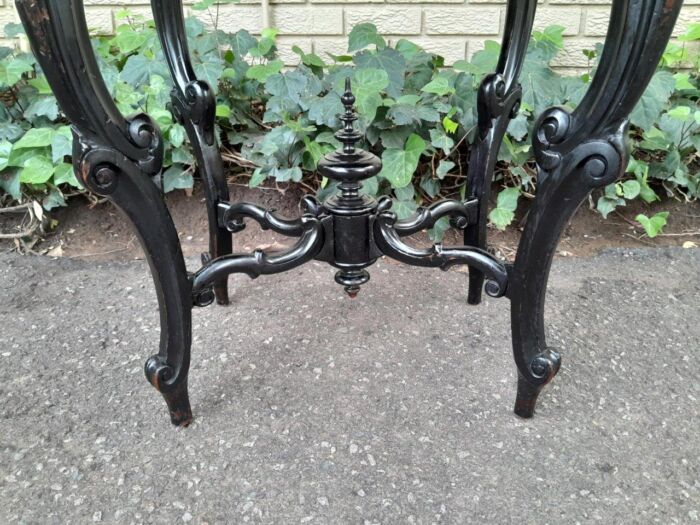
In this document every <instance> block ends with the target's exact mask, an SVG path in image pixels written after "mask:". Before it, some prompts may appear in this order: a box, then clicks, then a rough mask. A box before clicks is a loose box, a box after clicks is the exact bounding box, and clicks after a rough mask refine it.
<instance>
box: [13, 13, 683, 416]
mask: <svg viewBox="0 0 700 525" xmlns="http://www.w3.org/2000/svg"><path fill="white" fill-rule="evenodd" d="M151 3H152V7H153V13H154V17H155V21H156V26H157V30H158V34H159V36H160V39H161V42H162V45H163V49H164V53H165V56H166V59H167V62H168V65H169V67H170V71H171V73H172V76H173V79H174V85H175V87H174V89H173V92H172V109H173V113H174V114H175V117H176V118H177V119H178V120H179V121H180V122H182V124H183V125H184V127H185V129H186V130H187V134H188V137H189V139H190V142H191V143H192V145H193V148H194V150H195V156H196V161H197V166H198V168H199V171H200V174H201V175H202V180H203V182H204V188H205V193H206V205H207V210H208V217H209V238H210V252H209V253H206V254H203V256H202V268H201V269H199V270H198V271H197V272H195V273H194V274H189V273H188V272H187V270H186V268H185V263H184V260H183V257H182V251H181V247H180V243H179V240H178V236H177V232H176V231H175V227H174V225H173V222H172V219H171V217H170V215H169V213H168V210H167V208H166V206H165V203H164V201H163V198H162V195H161V194H160V192H159V191H158V189H157V187H156V186H155V185H154V184H153V183H152V180H151V177H152V176H154V175H157V174H159V173H160V172H161V170H162V155H163V148H162V140H161V137H160V132H159V130H158V129H157V126H156V125H155V124H154V123H153V121H152V120H151V119H150V118H149V117H148V116H147V115H143V114H141V115H136V116H132V117H129V118H125V117H123V116H122V115H121V114H120V113H119V111H118V110H117V108H116V106H115V104H114V102H113V101H112V100H111V98H110V96H109V92H108V91H107V89H106V87H105V85H104V82H103V80H102V77H101V76H100V73H99V69H98V67H97V63H96V60H95V57H94V54H93V52H92V48H91V46H90V40H89V35H88V31H87V26H86V23H85V15H84V6H83V2H82V0H16V4H17V8H18V10H19V13H20V18H21V20H22V23H23V24H24V27H25V29H26V31H27V35H28V37H29V41H30V43H31V45H32V48H33V50H34V53H35V55H36V57H37V60H38V61H39V63H40V65H41V67H42V69H43V70H44V72H45V73H46V77H47V80H48V81H49V84H50V85H51V86H52V88H53V90H54V93H55V94H56V98H57V100H58V102H59V104H60V106H61V108H62V109H63V111H64V112H65V114H66V116H67V117H68V118H69V119H70V121H71V122H72V124H73V133H74V137H75V141H74V152H73V162H74V167H75V171H76V174H77V176H78V178H79V179H80V180H81V181H83V183H84V184H85V186H86V187H87V188H88V189H90V190H91V191H93V192H95V193H97V194H99V195H104V196H106V197H108V198H109V199H110V200H111V201H112V202H114V203H115V204H116V205H117V206H118V207H119V208H120V209H122V210H123V211H124V213H125V214H126V216H127V217H128V218H129V220H130V221H131V222H133V223H134V225H135V227H136V229H137V231H138V233H139V236H140V238H141V241H142V244H143V248H144V251H145V253H146V257H147V259H148V261H149V264H150V267H151V272H152V274H153V279H154V282H155V287H156V292H157V296H158V302H159V307H160V317H161V318H160V322H161V341H160V349H159V352H158V354H156V355H154V356H153V357H151V358H150V359H149V360H148V361H147V362H146V367H145V371H146V376H147V378H148V380H149V381H150V382H151V383H152V384H153V385H154V386H155V387H156V388H157V389H158V390H159V391H160V392H161V393H162V394H163V396H164V398H165V400H166V402H167V404H168V407H169V409H170V414H171V420H172V422H173V423H174V424H176V425H187V424H188V423H189V422H190V421H191V419H192V414H191V410H190V404H189V399H188V394H187V374H188V370H189V363H190V345H191V324H192V322H191V309H192V306H193V305H195V306H206V305H208V304H211V303H212V302H214V300H215V299H217V300H218V302H219V303H220V304H227V303H228V291H227V278H228V275H230V274H231V273H245V274H247V275H249V276H251V277H253V278H255V277H257V276H259V275H263V274H271V273H278V272H283V271H287V270H290V269H292V268H295V267H297V266H300V265H302V264H304V263H306V262H308V261H310V260H313V259H317V260H320V261H325V262H328V263H329V264H331V265H333V266H335V267H336V268H338V272H337V274H336V281H337V282H338V283H339V284H341V285H342V286H344V287H345V290H346V291H347V293H348V294H349V295H350V296H355V295H356V294H357V293H358V291H359V290H360V286H361V285H363V284H365V283H366V282H367V281H368V280H369V273H368V272H367V270H366V268H368V267H369V266H371V265H372V264H373V263H374V262H375V261H376V260H377V258H379V257H380V256H382V255H386V256H389V257H392V258H394V259H397V260H399V261H402V262H405V263H407V264H412V265H417V266H426V267H435V268H442V269H447V268H449V267H450V266H453V265H456V264H464V265H468V266H469V267H470V276H469V294H468V302H469V303H471V304H478V303H479V302H480V300H481V293H482V288H483V284H484V280H485V279H488V282H487V284H486V287H485V289H486V292H487V293H488V294H489V295H491V296H494V297H501V296H504V295H506V296H507V297H508V298H509V299H510V300H511V324H512V328H513V351H514V357H515V362H516V364H517V367H518V377H519V379H518V390H517V400H516V406H515V412H516V413H517V414H518V415H520V416H522V417H531V416H532V414H533V413H534V409H535V404H536V401H537V396H538V394H539V392H540V390H541V389H542V387H543V386H544V385H545V384H546V383H547V382H549V381H550V380H551V379H552V378H553V377H554V375H555V374H556V373H557V371H558V370H559V366H560V357H559V354H558V352H557V351H556V350H554V349H552V348H549V347H547V345H546V342H545V336H544V299H545V292H546V288H547V280H548V276H549V268H550V266H551V262H552V257H553V255H554V252H555V249H556V246H557V244H558V242H559V237H560V235H561V232H562V229H563V228H564V227H565V225H566V224H567V222H568V220H569V219H570V218H571V216H572V215H573V213H574V211H575V210H576V208H577V207H578V206H579V204H580V203H581V202H583V201H584V200H585V198H586V197H587V196H588V194H589V193H590V192H591V191H592V190H593V189H595V188H600V187H603V186H605V185H606V184H610V183H611V182H614V181H615V180H617V179H618V178H619V177H620V176H621V175H622V173H623V172H624V169H625V166H626V165H627V162H628V160H629V153H628V149H627V147H626V144H625V139H626V133H627V127H628V120H627V119H628V115H629V113H630V112H631V111H632V109H633V108H634V106H635V104H636V103H637V101H638V100H639V98H640V97H641V95H642V93H643V91H644V89H645V87H646V86H647V84H648V83H649V80H650V79H651V76H652V74H653V72H654V70H655V68H656V65H657V64H658V61H659V59H660V57H661V54H662V52H663V50H664V47H665V45H666V43H667V42H668V40H669V38H670V36H671V32H672V29H673V26H674V24H675V20H676V18H677V16H678V13H679V11H680V8H681V5H682V0H614V2H613V7H612V17H611V22H610V30H609V32H608V36H607V38H606V43H605V48H604V51H603V54H602V57H601V61H600V65H599V67H598V71H597V73H596V75H595V77H594V80H593V82H592V84H591V86H590V88H589V90H588V93H587V94H586V95H585V97H584V99H583V101H582V102H581V104H580V105H579V107H578V108H577V109H576V110H575V111H573V112H571V113H570V112H568V111H566V110H564V109H561V108H552V109H550V110H548V111H546V112H545V113H544V114H543V115H542V116H541V117H540V119H539V121H538V123H537V125H536V128H535V129H536V131H535V133H534V138H533V147H534V151H535V155H536V160H537V165H538V168H539V175H538V184H539V187H538V193H537V197H536V199H535V202H534V206H533V209H532V210H531V212H530V214H529V218H528V222H527V224H526V227H525V231H524V233H523V236H522V239H521V242H520V246H519V249H518V253H517V256H516V260H515V263H514V264H513V265H505V264H504V263H503V262H501V261H499V260H498V259H497V258H496V257H494V256H493V255H492V254H490V253H489V252H488V251H487V248H488V243H487V228H486V225H487V210H488V201H489V189H490V186H491V181H492V176H493V170H494V167H495V164H496V160H497V154H498V150H499V148H500V146H501V143H502V140H503V136H504V134H505V131H506V129H507V127H508V123H509V122H510V119H511V118H512V117H513V116H514V115H515V114H516V113H517V108H518V107H519V104H520V99H521V93H522V90H521V88H520V85H519V84H518V76H519V73H520V70H521V69H522V65H523V61H524V57H525V51H526V48H527V44H528V42H529V38H530V33H531V31H532V23H533V20H534V15H535V9H536V5H537V2H536V0H510V1H509V3H508V14H507V19H506V28H505V36H504V41H503V46H502V50H501V56H500V59H499V62H498V66H497V69H496V71H495V72H494V73H493V74H491V75H487V76H486V78H484V80H483V82H482V84H481V87H480V89H479V93H478V117H479V118H478V133H477V135H476V139H475V142H474V144H473V145H472V146H473V147H472V153H471V158H470V160H469V173H468V189H469V196H468V198H467V199H466V200H465V201H464V202H460V201H442V202H439V203H436V204H434V205H432V206H430V207H429V208H423V209H420V210H418V212H417V213H416V214H415V216H414V217H411V218H408V219H405V220H397V217H396V215H395V214H394V213H392V212H391V210H390V208H391V201H390V200H388V199H380V200H379V201H376V200H375V199H373V198H372V197H369V196H367V195H366V194H363V193H362V191H361V188H362V181H363V180H365V179H367V178H369V177H372V176H374V175H376V174H377V173H378V172H379V171H380V170H381V162H380V160H379V159H378V158H377V157H375V156H374V155H372V154H371V153H369V152H367V151H364V150H362V149H359V148H357V147H356V143H357V141H358V140H359V139H361V138H362V137H361V135H360V134H359V133H358V132H357V131H356V130H355V129H354V126H353V122H354V121H355V120H356V116H355V113H354V111H353V108H352V106H353V104H354V97H353V95H352V92H351V86H350V84H349V82H348V84H347V85H346V93H345V94H344V95H343V97H342V101H343V103H344V105H345V107H346V111H345V113H344V114H343V115H342V117H341V120H342V121H343V124H344V126H343V129H341V130H340V131H339V132H338V133H337V134H336V136H337V138H338V139H339V140H340V141H341V143H342V144H343V146H342V148H340V149H339V150H338V151H336V152H334V153H332V154H330V155H328V156H326V158H324V159H323V160H322V161H321V162H320V163H319V172H320V173H321V174H323V175H324V176H326V177H328V178H330V179H332V180H335V181H337V182H338V188H339V190H338V192H337V193H336V194H335V195H332V196H331V197H329V198H328V199H326V201H325V202H323V203H319V202H318V201H316V199H314V198H313V197H305V198H304V199H303V201H302V208H303V210H304V213H303V215H302V216H301V217H300V218H298V219H283V218H280V217H277V216H275V215H274V214H273V213H272V212H271V211H268V210H264V209H262V208H260V207H258V206H255V205H254V204H250V203H229V202H228V198H229V195H228V188H227V185H226V179H225V176H224V170H223V164H222V161H221V157H220V154H219V146H218V144H217V141H216V137H215V133H214V119H215V99H214V96H213V92H212V90H211V88H210V86H208V85H207V84H206V82H203V81H201V80H198V79H197V78H196V76H195V74H194V70H193V68H192V65H191V63H190V58H189V51H188V49H187V39H186V36H185V30H184V22H183V15H182V2H181V1H166V0H152V2H151ZM442 217H449V218H450V223H451V224H452V226H453V227H455V228H459V229H463V230H464V231H465V233H464V238H465V246H460V247H443V246H441V245H434V246H432V247H430V248H427V249H418V248H413V247H411V246H409V245H408V244H406V243H404V242H403V241H402V240H401V237H404V236H407V235H411V234H413V233H416V232H418V231H421V230H423V229H426V228H430V227H432V226H433V225H434V224H435V222H437V221H438V220H439V219H440V218H442ZM246 219H253V220H255V221H256V222H258V223H259V224H260V226H261V227H263V228H264V229H271V230H273V231H275V232H277V233H281V234H285V235H288V236H290V237H296V238H297V241H296V244H294V245H293V246H292V247H291V248H289V249H287V250H286V251H283V252H280V253H265V252H263V251H260V250H257V251H255V252H253V253H251V254H233V253H232V242H231V234H232V233H235V232H238V231H240V230H241V229H243V228H244V227H245V220H246Z"/></svg>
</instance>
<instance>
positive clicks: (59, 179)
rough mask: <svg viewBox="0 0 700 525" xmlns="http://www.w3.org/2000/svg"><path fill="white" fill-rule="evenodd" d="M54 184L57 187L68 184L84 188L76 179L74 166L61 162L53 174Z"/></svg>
mask: <svg viewBox="0 0 700 525" xmlns="http://www.w3.org/2000/svg"><path fill="white" fill-rule="evenodd" d="M53 182H54V184H55V185H56V186H58V185H59V184H68V185H70V186H73V187H74V188H82V187H83V186H82V184H80V183H79V182H78V179H77V178H76V177H75V170H73V166H72V165H71V164H68V163H66V162H61V163H60V164H59V165H58V166H56V170H55V171H54V174H53Z"/></svg>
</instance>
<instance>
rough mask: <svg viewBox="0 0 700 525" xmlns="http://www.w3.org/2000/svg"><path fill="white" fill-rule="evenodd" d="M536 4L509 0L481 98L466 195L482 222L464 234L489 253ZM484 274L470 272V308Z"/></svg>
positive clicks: (470, 242)
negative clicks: (497, 181)
mask: <svg viewBox="0 0 700 525" xmlns="http://www.w3.org/2000/svg"><path fill="white" fill-rule="evenodd" d="M536 8H537V0H509V1H508V13H507V17H506V27H505V33H504V36H503V44H502V47H501V55H500V58H499V60H498V66H497V68H496V72H495V73H492V74H490V75H487V76H486V77H485V78H484V80H483V81H482V82H481V86H480V87H479V93H478V99H477V112H478V130H477V135H476V138H475V140H474V143H473V144H472V150H471V154H470V157H469V172H468V176H467V190H468V191H469V197H470V199H476V200H477V201H478V212H477V213H478V218H477V220H476V222H474V223H473V224H470V225H469V226H467V228H466V230H465V231H464V244H466V245H467V246H475V247H477V248H480V249H482V250H485V249H486V248H487V233H486V232H487V230H486V228H487V224H488V207H489V196H490V195H491V182H492V181H493V171H494V168H495V167H496V161H497V160H498V151H499V150H500V149H501V144H502V143H503V136H504V135H505V133H506V130H507V129H508V124H510V121H511V119H512V118H513V117H515V116H516V115H517V114H518V110H519V108H520V102H521V99H522V89H521V87H520V84H519V83H518V77H519V76H520V70H521V69H522V66H523V61H524V60H525V51H527V45H528V43H529V42H530V34H531V33H532V23H533V20H534V18H535V9H536ZM483 288H484V274H483V273H482V272H481V271H479V269H478V268H474V267H471V266H470V267H469V294H468V298H467V301H468V303H469V304H479V303H480V302H481V295H482V290H483Z"/></svg>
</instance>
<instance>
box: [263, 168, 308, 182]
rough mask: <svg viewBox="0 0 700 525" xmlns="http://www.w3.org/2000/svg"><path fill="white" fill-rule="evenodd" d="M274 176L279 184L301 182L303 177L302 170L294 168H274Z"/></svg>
mask: <svg viewBox="0 0 700 525" xmlns="http://www.w3.org/2000/svg"><path fill="white" fill-rule="evenodd" d="M271 174H272V176H273V177H274V178H275V179H276V180H277V181H278V182H287V181H290V180H291V181H293V182H299V181H300V180H301V178H302V176H303V173H302V171H301V168H299V167H298V166H294V167H293V168H273V169H272V172H271Z"/></svg>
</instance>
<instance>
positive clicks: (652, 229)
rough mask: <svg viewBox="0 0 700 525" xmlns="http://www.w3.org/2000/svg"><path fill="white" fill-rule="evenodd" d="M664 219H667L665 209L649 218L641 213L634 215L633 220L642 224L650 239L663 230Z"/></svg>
mask: <svg viewBox="0 0 700 525" xmlns="http://www.w3.org/2000/svg"><path fill="white" fill-rule="evenodd" d="M666 219H668V212H667V211H662V212H660V213H657V214H656V215H654V216H653V217H651V218H649V217H647V216H646V215H644V214H642V213H640V214H639V215H637V216H636V217H635V220H636V221H637V222H638V223H639V224H641V225H642V227H643V228H644V231H645V232H646V234H647V235H648V236H649V237H650V238H652V239H653V238H654V237H656V236H657V235H658V234H659V233H661V232H662V231H663V229H664V226H666Z"/></svg>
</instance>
